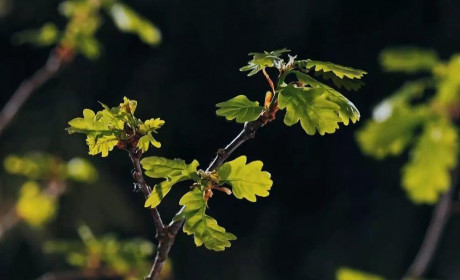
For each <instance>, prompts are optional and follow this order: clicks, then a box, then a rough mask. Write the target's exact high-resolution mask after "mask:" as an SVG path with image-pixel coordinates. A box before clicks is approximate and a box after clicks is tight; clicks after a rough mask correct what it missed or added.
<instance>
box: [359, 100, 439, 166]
mask: <svg viewBox="0 0 460 280" xmlns="http://www.w3.org/2000/svg"><path fill="white" fill-rule="evenodd" d="M429 117H430V113H429V109H428V108H427V107H425V106H419V107H416V108H412V107H409V106H407V105H404V104H392V103H389V102H383V103H382V104H380V105H379V106H378V107H377V108H376V109H374V118H373V120H370V121H368V122H367V123H366V124H365V125H364V127H363V128H361V130H359V131H358V133H357V134H356V138H357V141H358V143H359V145H360V147H361V150H362V151H363V152H364V153H365V154H367V155H370V156H374V157H376V158H378V159H382V158H384V157H386V156H388V155H399V154H400V153H401V152H403V151H404V149H405V148H406V147H407V146H408V145H409V144H410V143H411V141H412V139H413V137H414V133H415V131H416V129H417V128H419V127H420V126H421V125H422V124H423V122H425V121H426V120H427V119H428V118H429Z"/></svg>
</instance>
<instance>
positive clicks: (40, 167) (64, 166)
mask: <svg viewBox="0 0 460 280" xmlns="http://www.w3.org/2000/svg"><path fill="white" fill-rule="evenodd" d="M4 167H5V170H6V171H7V172H8V173H10V174H14V175H19V176H23V177H26V178H27V181H26V182H25V183H24V184H23V185H22V187H21V189H20V191H19V194H18V199H17V201H16V204H15V206H14V207H15V212H16V214H17V216H18V217H19V218H20V220H22V221H25V222H26V223H27V224H29V225H31V226H33V227H42V226H43V225H45V224H46V223H48V222H49V221H51V220H52V219H53V218H54V216H55V214H56V211H57V208H58V198H59V196H60V195H61V194H62V193H64V192H65V191H66V189H67V182H68V181H76V182H83V183H92V182H94V181H95V180H97V177H98V173H97V171H96V169H95V168H94V166H93V165H92V164H91V163H90V162H89V161H87V160H85V159H82V158H73V159H71V160H70V161H68V162H66V161H63V160H62V159H60V158H58V157H56V156H53V155H50V154H47V153H40V152H33V153H28V154H25V155H24V156H18V155H9V156H7V157H6V158H5V160H4Z"/></svg>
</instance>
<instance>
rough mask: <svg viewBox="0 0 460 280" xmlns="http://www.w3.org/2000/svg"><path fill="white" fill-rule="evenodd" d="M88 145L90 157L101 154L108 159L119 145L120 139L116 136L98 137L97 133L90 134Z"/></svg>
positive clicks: (87, 138) (87, 140)
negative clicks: (110, 153)
mask: <svg viewBox="0 0 460 280" xmlns="http://www.w3.org/2000/svg"><path fill="white" fill-rule="evenodd" d="M86 144H88V147H89V154H90V155H97V154H99V153H100V154H101V156H102V157H106V156H108V155H109V152H110V151H112V150H113V148H115V146H116V145H117V144H118V139H117V137H116V136H115V135H98V134H96V133H90V134H88V136H87V137H86Z"/></svg>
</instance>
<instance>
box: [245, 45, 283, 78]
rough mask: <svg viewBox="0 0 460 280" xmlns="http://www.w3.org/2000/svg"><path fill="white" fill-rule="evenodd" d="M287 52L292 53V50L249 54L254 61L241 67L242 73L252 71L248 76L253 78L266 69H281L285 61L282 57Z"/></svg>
mask: <svg viewBox="0 0 460 280" xmlns="http://www.w3.org/2000/svg"><path fill="white" fill-rule="evenodd" d="M287 52H290V50H288V49H281V50H276V51H271V52H267V51H264V52H263V53H249V55H251V56H252V60H250V61H249V62H248V65H246V66H244V67H241V68H240V71H242V72H245V71H250V72H249V74H248V76H253V75H255V74H257V73H258V72H259V71H260V70H262V69H264V68H266V67H277V68H278V69H280V68H281V66H282V64H283V59H282V58H280V56H281V55H282V54H283V53H287Z"/></svg>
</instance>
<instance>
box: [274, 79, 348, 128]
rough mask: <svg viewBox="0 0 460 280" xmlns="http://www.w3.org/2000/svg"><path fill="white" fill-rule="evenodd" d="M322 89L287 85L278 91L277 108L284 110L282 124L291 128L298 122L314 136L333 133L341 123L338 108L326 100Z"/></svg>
mask: <svg viewBox="0 0 460 280" xmlns="http://www.w3.org/2000/svg"><path fill="white" fill-rule="evenodd" d="M323 93H324V89H322V88H306V87H296V86H294V85H291V84H290V85H287V86H286V87H285V88H283V89H282V90H281V91H280V96H279V107H280V109H286V115H285V116H284V123H285V124H286V125H287V126H291V125H294V124H296V123H297V122H299V120H300V125H301V126H302V128H303V129H304V130H305V132H306V133H307V134H309V135H314V134H315V133H316V131H318V132H319V134H321V135H324V134H325V133H334V132H335V130H336V129H338V128H339V125H338V123H339V122H342V119H341V118H340V116H339V111H340V106H339V105H338V104H336V103H334V102H332V101H329V100H327V99H326V96H324V95H323Z"/></svg>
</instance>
